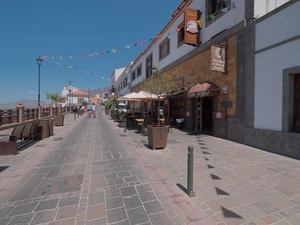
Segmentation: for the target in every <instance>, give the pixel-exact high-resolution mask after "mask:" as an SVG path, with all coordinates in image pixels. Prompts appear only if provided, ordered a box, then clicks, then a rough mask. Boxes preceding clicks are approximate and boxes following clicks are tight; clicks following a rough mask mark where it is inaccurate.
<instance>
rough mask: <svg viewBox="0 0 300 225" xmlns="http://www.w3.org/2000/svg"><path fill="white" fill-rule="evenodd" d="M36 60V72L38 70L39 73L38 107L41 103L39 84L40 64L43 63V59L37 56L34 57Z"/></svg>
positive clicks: (39, 75)
mask: <svg viewBox="0 0 300 225" xmlns="http://www.w3.org/2000/svg"><path fill="white" fill-rule="evenodd" d="M36 61H37V64H38V66H39V70H38V72H39V74H38V107H40V105H41V97H40V86H41V81H40V80H41V79H40V78H41V65H42V63H43V59H42V58H41V57H38V58H37V59H36Z"/></svg>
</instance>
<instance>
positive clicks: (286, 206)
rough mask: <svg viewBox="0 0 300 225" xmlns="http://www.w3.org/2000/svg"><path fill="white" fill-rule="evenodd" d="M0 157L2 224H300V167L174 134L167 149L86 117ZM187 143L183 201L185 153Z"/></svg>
mask: <svg viewBox="0 0 300 225" xmlns="http://www.w3.org/2000/svg"><path fill="white" fill-rule="evenodd" d="M54 132H55V135H54V136H52V137H49V138H47V139H44V140H42V141H40V142H38V143H36V144H34V145H32V146H30V147H29V148H27V149H25V150H24V151H21V152H20V153H19V154H18V155H16V156H0V166H1V168H3V169H5V168H6V167H8V168H6V169H5V170H3V171H2V172H1V173H0V225H1V224H22V225H23V224H51V225H58V224H77V225H81V224H82V225H83V224H85V225H91V224H95V225H101V224H118V225H127V224H128V225H129V224H130V225H131V224H143V225H150V224H157V225H165V224H178V225H181V224H199V225H201V224H203V225H209V224H218V225H225V224H228V225H235V224H244V225H264V224H277V225H291V224H292V225H298V224H300V178H299V172H300V162H299V161H298V160H294V159H290V158H286V157H283V156H279V155H275V154H272V153H268V152H264V151H261V150H258V149H255V148H252V147H248V146H245V145H241V144H237V143H233V142H230V141H227V140H223V139H219V138H215V137H211V136H207V135H193V134H189V133H188V132H184V131H180V130H177V129H174V128H173V129H172V133H169V136H168V145H167V148H166V149H164V150H156V151H153V150H151V149H150V148H149V147H148V145H147V136H143V135H140V134H139V133H136V129H129V130H127V131H126V132H124V129H123V128H119V127H118V126H117V123H115V122H113V121H112V120H110V119H109V117H108V116H105V115H104V112H103V108H101V107H100V108H99V109H98V111H97V118H88V117H87V115H84V116H82V117H80V118H79V119H77V121H73V116H72V115H68V116H67V117H66V122H65V126H64V127H55V130H54ZM188 145H193V146H194V157H195V159H194V191H195V193H196V196H195V197H193V198H189V197H188V196H187V195H186V194H185V193H184V191H182V189H184V188H185V187H186V183H187V146H188Z"/></svg>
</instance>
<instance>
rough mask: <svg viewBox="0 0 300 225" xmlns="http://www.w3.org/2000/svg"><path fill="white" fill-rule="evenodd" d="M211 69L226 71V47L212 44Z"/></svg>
mask: <svg viewBox="0 0 300 225" xmlns="http://www.w3.org/2000/svg"><path fill="white" fill-rule="evenodd" d="M210 49H211V65H210V69H211V70H214V71H218V72H222V73H225V72H226V47H225V46H218V45H211V48H210Z"/></svg>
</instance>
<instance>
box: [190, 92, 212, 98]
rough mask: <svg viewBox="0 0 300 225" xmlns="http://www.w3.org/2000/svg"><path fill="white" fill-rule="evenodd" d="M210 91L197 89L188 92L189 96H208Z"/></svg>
mask: <svg viewBox="0 0 300 225" xmlns="http://www.w3.org/2000/svg"><path fill="white" fill-rule="evenodd" d="M209 94H210V91H199V92H193V93H190V94H188V97H189V98H193V97H204V96H209Z"/></svg>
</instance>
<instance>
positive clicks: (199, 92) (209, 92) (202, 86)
mask: <svg viewBox="0 0 300 225" xmlns="http://www.w3.org/2000/svg"><path fill="white" fill-rule="evenodd" d="M219 94H220V88H219V87H218V85H216V84H215V83H212V82H203V83H198V84H196V85H195V86H193V87H192V88H191V89H190V91H189V93H188V97H189V98H193V97H206V96H214V95H219Z"/></svg>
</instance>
